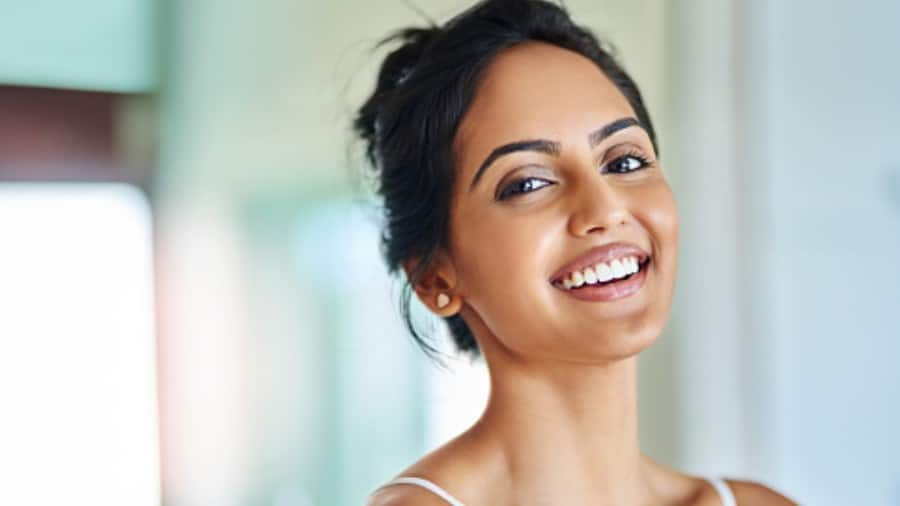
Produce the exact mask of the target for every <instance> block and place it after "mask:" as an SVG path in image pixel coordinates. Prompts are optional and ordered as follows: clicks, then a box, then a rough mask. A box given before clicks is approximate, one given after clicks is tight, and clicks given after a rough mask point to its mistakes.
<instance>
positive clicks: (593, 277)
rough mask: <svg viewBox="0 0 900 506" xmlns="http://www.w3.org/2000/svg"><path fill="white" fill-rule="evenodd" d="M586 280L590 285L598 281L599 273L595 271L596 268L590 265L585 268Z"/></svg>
mask: <svg viewBox="0 0 900 506" xmlns="http://www.w3.org/2000/svg"><path fill="white" fill-rule="evenodd" d="M584 282H585V283H587V284H589V285H593V284H596V283H597V274H596V273H595V272H594V269H591V268H590V267H588V268H587V269H585V270H584Z"/></svg>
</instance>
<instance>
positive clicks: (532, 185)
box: [497, 177, 553, 200]
mask: <svg viewBox="0 0 900 506" xmlns="http://www.w3.org/2000/svg"><path fill="white" fill-rule="evenodd" d="M551 184H553V182H551V181H548V180H546V179H541V178H539V177H525V178H522V179H517V180H515V181H513V182H512V183H510V184H508V185H506V186H505V187H504V188H503V190H502V191H501V192H500V194H499V195H498V196H497V200H506V199H507V198H509V197H511V196H515V195H519V194H523V193H531V192H533V191H535V190H538V189H540V188H543V187H544V186H548V185H551Z"/></svg>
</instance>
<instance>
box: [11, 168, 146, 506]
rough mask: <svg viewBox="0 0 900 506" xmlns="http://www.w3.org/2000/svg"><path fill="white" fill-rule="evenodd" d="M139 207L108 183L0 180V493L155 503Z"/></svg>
mask: <svg viewBox="0 0 900 506" xmlns="http://www.w3.org/2000/svg"><path fill="white" fill-rule="evenodd" d="M151 237H152V233H151V217H150V211H149V209H148V206H147V202H146V200H145V199H144V197H143V195H142V194H141V193H140V192H139V191H137V190H136V189H134V188H133V187H130V186H126V185H120V184H45V183H41V184H0V311H2V312H0V403H2V404H0V482H2V486H0V504H27V505H38V504H40V505H43V504H47V505H51V504H52V505H57V504H85V505H87V504H90V505H92V506H103V505H121V504H128V505H137V506H141V505H158V504H159V503H160V491H159V489H160V487H159V451H158V428H157V401H156V373H155V368H156V366H155V344H154V326H153V321H154V319H153V314H154V311H153V274H152V273H153V270H152V269H153V261H152V259H153V256H152V249H151Z"/></svg>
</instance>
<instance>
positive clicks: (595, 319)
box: [355, 0, 791, 505]
mask: <svg viewBox="0 0 900 506" xmlns="http://www.w3.org/2000/svg"><path fill="white" fill-rule="evenodd" d="M385 43H399V44H400V47H399V48H397V49H396V50H394V51H393V52H392V53H390V54H389V55H388V56H387V58H386V59H385V61H384V63H383V65H382V67H381V72H380V74H379V77H378V86H377V88H376V90H375V92H374V93H373V95H372V96H371V97H370V99H369V100H368V101H367V102H366V103H365V104H364V105H363V107H362V108H361V110H360V112H359V115H358V117H357V120H356V123H355V126H356V130H357V132H358V133H359V134H360V136H361V137H362V138H363V139H364V140H365V141H366V142H367V144H368V155H369V158H370V160H371V162H372V164H373V166H374V168H375V169H376V171H377V174H378V177H379V187H378V189H379V193H380V195H381V197H382V198H383V201H384V210H385V217H386V224H385V230H384V234H383V246H384V252H385V256H386V260H387V263H388V267H389V269H390V270H391V271H392V272H397V271H399V270H400V269H402V270H403V271H404V273H405V274H406V276H407V278H408V280H409V285H408V289H407V290H406V292H405V293H406V296H407V297H409V296H411V292H412V291H414V292H415V294H416V296H418V297H419V299H420V300H421V301H422V302H423V303H424V304H425V305H426V306H427V307H428V308H429V309H431V310H432V311H433V312H434V313H435V314H438V315H440V316H442V317H443V318H445V319H446V321H447V322H448V324H449V326H450V329H451V332H452V335H453V337H454V340H455V342H456V345H457V347H458V348H459V350H461V351H462V352H469V353H473V354H474V353H479V352H480V353H482V354H483V356H484V359H485V361H486V363H487V365H488V369H489V372H490V381H491V393H490V399H489V401H488V405H487V407H486V409H485V411H484V413H483V414H482V416H481V418H480V419H479V420H478V421H477V422H476V423H475V424H474V425H473V426H472V427H470V428H469V429H468V430H466V431H465V432H463V433H462V434H461V435H459V436H458V437H456V438H454V439H453V440H451V441H450V442H448V443H446V444H445V445H443V446H442V447H440V448H438V449H437V450H435V451H433V452H432V453H430V454H428V455H426V456H424V457H423V458H422V459H421V460H419V461H418V462H416V463H414V464H413V465H411V466H410V467H409V468H407V469H406V470H404V471H403V472H401V473H400V475H399V476H398V477H397V478H396V479H394V480H392V481H391V482H389V483H388V484H385V485H384V486H382V487H381V488H379V489H378V490H377V491H375V493H373V494H372V496H371V498H370V503H371V504H372V505H403V504H446V503H450V504H462V503H463V502H464V503H466V504H517V505H529V504H628V505H634V504H697V505H713V504H725V505H727V504H734V503H735V499H737V501H738V502H740V503H741V504H791V502H790V501H789V500H787V499H786V498H784V497H783V496H781V495H780V494H778V493H777V492H774V491H772V490H771V489H769V488H768V487H765V486H763V485H760V484H756V483H751V482H746V481H740V480H728V481H725V480H722V479H720V478H703V477H695V476H689V475H687V474H683V473H680V472H678V471H676V470H673V469H669V468H666V467H665V466H662V465H660V464H658V463H656V462H654V461H653V460H652V459H650V458H649V457H647V456H645V455H643V454H642V453H641V451H640V448H639V444H638V434H637V400H636V397H637V389H636V383H637V379H636V356H637V354H638V353H639V352H640V351H642V350H644V349H645V348H647V347H648V346H649V345H651V344H652V343H653V342H654V341H655V340H656V338H657V337H658V336H659V335H660V333H661V332H662V330H663V328H664V326H665V324H666V320H667V319H668V314H669V309H670V306H671V302H672V296H673V287H674V283H675V274H676V265H677V244H678V216H677V210H676V206H675V200H674V196H673V194H672V191H671V189H670V187H669V185H668V182H667V181H666V178H665V176H664V174H663V172H662V169H661V167H660V164H659V160H658V149H657V145H656V138H655V134H654V130H653V126H652V124H651V122H650V118H649V116H648V114H647V111H646V110H645V108H644V104H643V101H642V99H641V95H640V93H639V91H638V88H637V86H636V85H635V84H634V82H633V81H632V80H631V78H630V77H629V76H628V75H627V74H626V73H625V71H624V70H623V69H622V68H621V66H620V65H619V64H618V63H617V62H616V61H615V60H614V59H613V57H612V56H611V55H610V53H609V51H608V50H607V49H605V48H604V47H603V46H602V45H601V44H600V43H599V42H598V41H597V40H596V39H595V38H594V36H593V35H592V34H591V33H590V31H588V30H587V29H585V28H582V27H580V26H578V25H576V24H574V23H573V22H572V21H571V19H570V18H569V15H568V13H567V12H566V11H565V10H564V9H563V8H561V7H559V6H557V5H555V4H552V3H549V2H543V1H534V0H493V1H484V2H480V3H478V4H476V5H474V6H473V7H472V8H470V9H468V10H466V11H465V12H463V13H462V14H460V15H458V16H456V17H454V18H453V19H451V20H450V21H448V22H447V23H446V24H444V25H442V26H431V27H429V28H409V29H405V30H401V31H399V32H398V33H396V34H395V35H393V36H391V37H389V38H388V39H386V41H385ZM407 303H408V300H407ZM404 311H405V312H406V313H407V321H408V323H409V327H410V329H411V331H412V332H413V335H414V337H415V338H416V339H417V340H418V341H419V342H420V344H422V346H423V347H425V349H426V350H428V351H433V350H432V348H431V346H430V344H429V343H428V341H427V340H426V339H425V338H423V337H422V336H421V335H420V334H419V333H418V332H417V331H416V329H415V328H414V327H413V325H412V323H411V322H410V320H409V318H408V316H409V315H408V313H409V309H408V305H407V306H405V309H404Z"/></svg>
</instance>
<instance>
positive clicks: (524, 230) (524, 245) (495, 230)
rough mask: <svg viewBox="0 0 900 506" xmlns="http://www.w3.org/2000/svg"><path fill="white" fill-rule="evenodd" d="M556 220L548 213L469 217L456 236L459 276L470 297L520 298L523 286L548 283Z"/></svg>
mask: <svg viewBox="0 0 900 506" xmlns="http://www.w3.org/2000/svg"><path fill="white" fill-rule="evenodd" d="M556 221H557V220H554V219H553V217H551V216H548V215H547V214H546V213H536V214H531V215H526V214H524V213H523V214H522V215H514V214H509V213H506V214H504V213H490V215H487V216H486V215H482V216H473V217H470V218H469V219H468V220H467V221H466V223H465V227H466V228H465V231H464V233H462V234H457V242H456V244H457V246H458V249H459V251H458V252H455V253H456V254H455V255H454V258H458V259H460V261H461V262H462V263H461V265H460V270H461V272H460V274H461V277H463V278H465V280H466V283H467V285H468V286H469V288H470V289H471V291H472V292H473V293H472V294H471V295H472V296H473V297H478V296H479V294H489V293H499V294H502V295H504V296H506V297H511V298H518V297H522V295H523V291H522V288H523V287H524V286H531V287H533V286H534V285H535V284H536V283H541V282H543V281H545V280H544V277H545V274H547V273H545V272H544V271H545V270H546V255H547V252H548V251H551V248H552V247H553V245H554V244H556V243H557V242H558V240H559V237H558V236H557V234H558V232H559V231H558V230H557V229H558V228H559V226H558V224H557V223H556ZM548 286H549V285H548Z"/></svg>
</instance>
